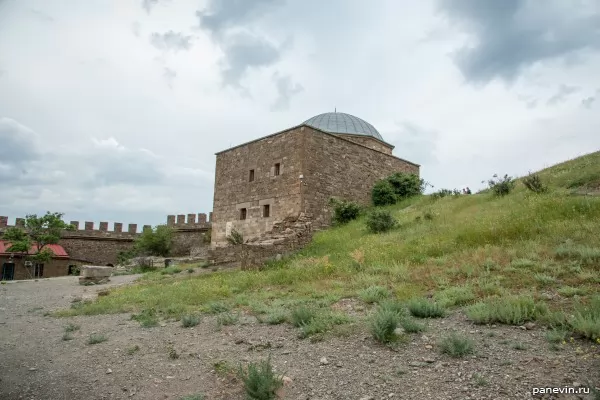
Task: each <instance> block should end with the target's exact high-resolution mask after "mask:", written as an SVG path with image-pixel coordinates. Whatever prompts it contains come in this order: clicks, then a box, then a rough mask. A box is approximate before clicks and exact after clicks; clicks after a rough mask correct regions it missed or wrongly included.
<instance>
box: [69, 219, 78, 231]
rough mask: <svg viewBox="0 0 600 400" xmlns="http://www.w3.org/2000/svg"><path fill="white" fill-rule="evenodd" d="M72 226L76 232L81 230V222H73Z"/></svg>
mask: <svg viewBox="0 0 600 400" xmlns="http://www.w3.org/2000/svg"><path fill="white" fill-rule="evenodd" d="M70 224H71V225H73V228H75V230H76V231H78V230H79V221H71V222H70Z"/></svg>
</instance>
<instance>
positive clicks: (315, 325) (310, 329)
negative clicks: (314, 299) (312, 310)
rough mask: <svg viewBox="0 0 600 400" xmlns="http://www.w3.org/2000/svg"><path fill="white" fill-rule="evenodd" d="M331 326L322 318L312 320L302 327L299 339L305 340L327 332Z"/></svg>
mask: <svg viewBox="0 0 600 400" xmlns="http://www.w3.org/2000/svg"><path fill="white" fill-rule="evenodd" d="M328 328H329V326H328V325H327V322H326V321H324V320H323V319H321V318H314V319H311V320H310V321H309V322H307V323H305V324H301V325H300V333H299V335H298V336H299V337H300V338H302V339H304V338H307V337H309V336H312V335H316V334H318V333H323V332H326V331H327V329H328Z"/></svg>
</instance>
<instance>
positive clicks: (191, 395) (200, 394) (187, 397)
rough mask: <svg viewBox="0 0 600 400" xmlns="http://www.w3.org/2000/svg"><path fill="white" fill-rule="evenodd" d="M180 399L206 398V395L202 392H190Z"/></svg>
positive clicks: (194, 399)
mask: <svg viewBox="0 0 600 400" xmlns="http://www.w3.org/2000/svg"><path fill="white" fill-rule="evenodd" d="M179 400H206V396H204V394H202V393H196V394H190V395H188V396H184V397H182V398H180V399H179Z"/></svg>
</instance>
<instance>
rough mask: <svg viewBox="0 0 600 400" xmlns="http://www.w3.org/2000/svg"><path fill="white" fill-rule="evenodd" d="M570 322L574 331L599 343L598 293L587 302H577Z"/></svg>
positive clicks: (599, 297) (599, 311) (599, 316)
mask: <svg viewBox="0 0 600 400" xmlns="http://www.w3.org/2000/svg"><path fill="white" fill-rule="evenodd" d="M570 323H571V327H572V328H573V331H574V332H575V333H577V334H579V335H582V336H583V337H585V338H588V339H591V340H594V341H597V342H598V343H600V295H596V296H595V297H593V298H592V299H591V301H590V302H589V304H585V303H579V304H578V305H577V306H576V307H575V315H574V318H573V319H572V321H571V322H570Z"/></svg>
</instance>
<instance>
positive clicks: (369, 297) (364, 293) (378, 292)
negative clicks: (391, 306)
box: [358, 286, 390, 304]
mask: <svg viewBox="0 0 600 400" xmlns="http://www.w3.org/2000/svg"><path fill="white" fill-rule="evenodd" d="M358 296H359V297H360V299H361V300H362V301H364V302H365V303H369V304H372V303H378V302H380V301H381V300H384V299H386V298H388V297H390V291H389V290H388V289H386V288H385V287H383V286H369V287H368V288H366V289H364V290H361V291H360V292H359V293H358Z"/></svg>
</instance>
